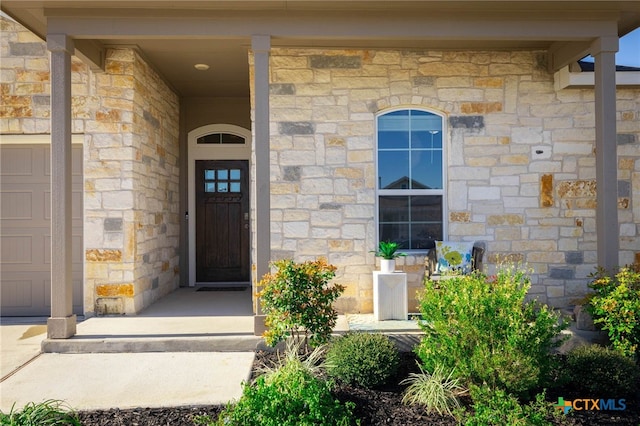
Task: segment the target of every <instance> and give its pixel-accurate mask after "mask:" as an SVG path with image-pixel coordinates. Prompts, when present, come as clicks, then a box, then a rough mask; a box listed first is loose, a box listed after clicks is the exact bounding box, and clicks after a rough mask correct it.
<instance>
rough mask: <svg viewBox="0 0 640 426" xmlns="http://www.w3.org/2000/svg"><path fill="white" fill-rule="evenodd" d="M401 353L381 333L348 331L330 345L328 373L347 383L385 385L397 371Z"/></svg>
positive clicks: (370, 385) (370, 386) (364, 385)
mask: <svg viewBox="0 0 640 426" xmlns="http://www.w3.org/2000/svg"><path fill="white" fill-rule="evenodd" d="M399 364H400V356H399V354H398V349H397V348H396V346H395V345H394V344H393V342H392V341H391V340H390V339H389V337H387V336H386V335H384V334H380V333H349V334H346V335H344V336H342V337H339V338H337V339H336V340H335V341H334V342H333V343H332V344H331V345H330V347H329V350H328V351H327V356H326V360H325V367H326V369H327V374H329V375H330V376H332V377H336V378H338V379H339V380H342V381H343V382H345V383H350V384H355V385H358V386H363V387H367V388H373V387H376V386H380V385H383V384H386V383H387V382H388V381H389V379H390V378H391V377H393V376H394V374H395V373H396V372H397V370H398V366H399Z"/></svg>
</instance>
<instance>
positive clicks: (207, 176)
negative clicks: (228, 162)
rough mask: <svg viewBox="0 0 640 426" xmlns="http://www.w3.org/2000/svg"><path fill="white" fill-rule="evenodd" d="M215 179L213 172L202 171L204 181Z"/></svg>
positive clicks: (214, 172)
mask: <svg viewBox="0 0 640 426" xmlns="http://www.w3.org/2000/svg"><path fill="white" fill-rule="evenodd" d="M215 178H216V171H215V170H205V171H204V179H205V180H214V179H215Z"/></svg>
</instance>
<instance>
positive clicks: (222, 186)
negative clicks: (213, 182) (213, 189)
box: [218, 182, 229, 192]
mask: <svg viewBox="0 0 640 426" xmlns="http://www.w3.org/2000/svg"><path fill="white" fill-rule="evenodd" d="M218 192H229V184H228V183H227V182H218Z"/></svg>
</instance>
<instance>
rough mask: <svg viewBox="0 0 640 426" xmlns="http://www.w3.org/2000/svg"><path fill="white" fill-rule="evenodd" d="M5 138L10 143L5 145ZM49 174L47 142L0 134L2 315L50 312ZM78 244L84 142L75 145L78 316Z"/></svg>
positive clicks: (77, 307)
mask: <svg viewBox="0 0 640 426" xmlns="http://www.w3.org/2000/svg"><path fill="white" fill-rule="evenodd" d="M20 137H21V138H25V139H24V140H25V141H27V140H29V141H33V140H36V141H40V142H42V140H43V139H38V137H37V136H20ZM48 138H49V137H48V136H46V139H48ZM46 139H45V140H46ZM8 140H10V141H12V143H7V142H8ZM17 142H20V139H18V140H17ZM50 178H51V160H50V149H49V145H48V144H42V143H39V144H32V143H24V144H21V143H16V138H15V137H13V138H12V139H9V137H3V141H2V143H0V242H1V246H0V308H1V310H0V314H1V315H2V316H50V315H51V270H50V265H51V187H50ZM82 244H83V241H82V144H74V145H73V286H74V290H73V305H74V312H75V313H77V314H81V313H82V251H83V249H82Z"/></svg>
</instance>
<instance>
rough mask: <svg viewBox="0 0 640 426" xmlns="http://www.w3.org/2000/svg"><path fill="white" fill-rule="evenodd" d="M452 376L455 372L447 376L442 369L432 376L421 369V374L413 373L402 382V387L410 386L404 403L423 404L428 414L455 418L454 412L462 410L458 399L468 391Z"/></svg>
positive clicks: (404, 397)
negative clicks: (432, 413)
mask: <svg viewBox="0 0 640 426" xmlns="http://www.w3.org/2000/svg"><path fill="white" fill-rule="evenodd" d="M452 375H453V371H452V372H450V373H449V374H448V375H447V374H445V372H444V370H443V369H442V367H437V368H436V369H435V371H434V372H433V373H431V374H430V373H427V372H425V371H424V370H422V367H420V373H411V374H409V377H408V378H406V379H404V380H403V381H402V382H400V384H401V385H409V386H408V387H407V389H405V391H404V395H403V397H402V402H404V403H405V404H422V405H424V406H425V407H426V408H427V412H428V413H430V412H436V413H438V414H445V413H446V414H448V415H450V416H454V411H456V410H458V409H460V401H459V400H458V397H460V396H462V395H464V394H466V393H467V390H466V389H465V388H463V387H462V386H460V385H459V380H458V379H454V378H453V377H452Z"/></svg>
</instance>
